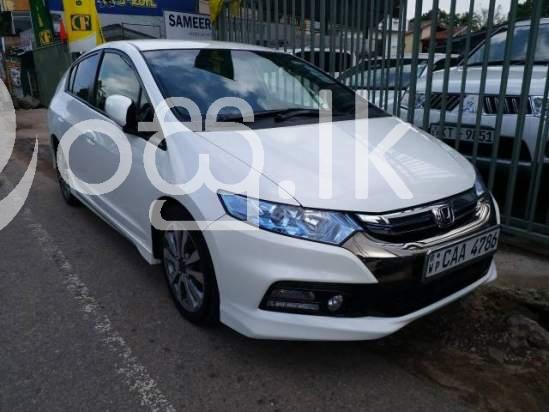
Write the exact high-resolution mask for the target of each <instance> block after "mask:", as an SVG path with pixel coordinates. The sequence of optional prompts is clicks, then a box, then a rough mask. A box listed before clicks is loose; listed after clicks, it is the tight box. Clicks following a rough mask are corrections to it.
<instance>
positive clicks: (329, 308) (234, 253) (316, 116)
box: [48, 40, 500, 340]
mask: <svg viewBox="0 0 549 412" xmlns="http://www.w3.org/2000/svg"><path fill="white" fill-rule="evenodd" d="M326 89H329V90H331V92H332V93H331V98H330V99H326V98H325V97H324V94H323V93H321V91H322V90H326ZM226 97H232V98H239V99H242V101H243V102H245V103H246V104H247V106H248V107H249V108H250V109H251V110H252V111H253V115H254V118H253V120H251V119H249V118H248V117H247V116H244V114H243V113H241V112H240V111H239V110H238V109H237V108H235V107H234V106H233V105H232V104H231V105H230V106H225V107H221V108H220V111H219V112H217V111H216V114H217V116H214V119H211V117H208V120H209V121H213V122H219V123H226V122H229V123H230V125H227V124H221V125H219V124H218V125H217V126H218V127H214V128H213V130H212V129H208V128H206V130H203V127H202V124H203V122H201V121H198V122H193V123H191V122H190V120H191V118H192V116H191V114H190V112H189V111H188V110H186V109H183V108H181V107H174V108H173V109H172V110H171V111H167V113H164V114H163V115H162V117H160V115H159V116H157V117H156V118H157V119H158V118H161V119H162V120H161V121H160V122H156V123H157V124H156V125H157V127H158V128H159V129H160V130H158V131H159V133H158V134H155V138H154V139H153V140H152V141H151V133H145V132H141V131H138V122H140V121H150V120H151V119H152V118H153V117H154V116H153V115H154V111H153V109H152V108H157V107H159V105H160V104H161V103H162V102H164V101H165V99H174V98H175V99H177V98H186V99H187V101H189V100H190V101H191V102H193V104H194V105H195V106H196V108H197V109H198V111H199V112H200V113H197V116H200V117H202V120H203V119H204V118H205V117H206V113H210V112H211V111H210V109H212V108H213V106H212V105H213V104H214V103H217V104H219V99H220V98H226ZM355 98H356V94H355V93H354V92H353V90H351V89H350V88H348V87H346V86H345V85H343V84H341V83H339V82H337V81H336V80H335V79H333V78H332V77H330V76H327V75H326V74H325V73H324V72H322V71H321V70H319V69H317V68H316V67H314V66H313V65H311V64H309V63H307V62H305V61H303V60H302V59H298V58H296V57H294V56H292V55H290V54H287V53H282V52H278V51H274V50H271V49H266V48H263V47H258V46H253V45H244V44H236V43H228V42H200V43H197V42H185V41H160V40H154V41H153V40H151V41H145V40H142V41H125V42H116V43H106V44H104V45H102V46H100V47H98V48H96V49H94V50H92V51H90V52H89V53H87V54H85V55H83V56H81V57H80V58H79V59H78V60H77V61H76V62H75V63H74V64H73V65H72V67H71V68H70V69H69V71H68V73H67V75H65V76H64V77H63V79H62V80H61V82H60V85H59V87H58V88H57V91H56V94H55V96H54V98H53V100H52V102H51V104H50V108H49V116H48V120H49V130H50V135H51V144H52V149H53V154H54V156H58V157H57V158H56V157H54V161H55V165H56V168H57V171H58V174H59V176H60V178H59V185H60V189H61V193H62V195H63V197H64V199H65V200H66V201H67V202H68V203H69V204H73V205H74V204H77V203H78V201H81V202H82V203H84V204H85V205H87V206H88V207H89V208H90V209H92V210H93V211H95V212H96V213H97V214H98V215H100V216H101V217H102V218H103V219H105V220H106V221H108V222H109V223H110V224H111V225H112V226H113V227H115V228H116V229H118V230H119V231H120V232H121V233H122V234H123V235H124V236H126V237H127V238H128V239H129V240H130V241H131V242H133V243H134V244H135V245H136V247H137V248H138V250H139V251H140V253H141V254H142V256H143V257H144V258H145V259H146V260H147V261H148V262H149V263H163V265H164V272H165V275H166V280H167V284H168V288H169V290H170V292H171V294H172V296H173V298H174V301H175V304H176V306H177V308H178V309H179V310H180V312H181V313H182V315H183V316H184V317H186V318H187V319H189V320H190V321H192V322H195V323H197V324H204V323H208V322H211V321H215V320H217V319H218V318H220V320H221V322H223V323H225V324H226V325H228V326H230V327H232V328H233V329H235V330H237V331H239V332H240V333H242V334H244V335H246V336H250V337H255V338H274V339H307V340H314V339H323V340H358V339H375V338H380V337H382V336H385V335H387V334H390V333H392V332H395V331H396V330H398V329H400V328H402V327H403V326H405V325H406V324H408V323H409V322H411V321H413V320H415V319H418V318H420V317H422V316H425V315H427V314H428V313H431V312H433V311H434V310H437V309H439V308H441V307H442V306H444V305H446V304H448V303H450V302H452V301H454V300H456V299H459V298H460V297H462V296H465V295H466V294H468V293H470V292H472V291H473V290H474V289H476V288H477V287H479V286H480V285H482V284H484V283H487V282H490V281H492V280H494V279H495V278H496V276H497V274H496V267H495V263H494V260H493V256H494V253H495V252H496V249H497V244H498V238H499V230H500V229H499V223H500V222H499V212H498V207H497V204H496V203H495V200H494V199H493V197H492V195H491V194H490V193H489V191H488V190H487V188H486V187H485V185H484V184H483V182H482V179H481V178H480V176H479V175H478V174H477V173H476V171H475V169H474V168H473V166H472V165H471V164H470V163H469V162H468V161H467V160H466V159H465V158H464V157H463V156H461V155H460V154H459V153H457V152H455V151H454V150H452V149H449V148H447V147H446V146H445V145H443V144H441V143H440V142H439V141H438V140H436V139H435V138H433V137H431V136H429V135H428V134H426V133H423V132H420V131H418V130H416V129H415V128H412V127H406V126H405V127H404V128H401V131H402V133H403V136H402V139H400V140H399V141H398V142H395V143H394V144H393V145H392V146H391V148H390V150H388V151H387V153H386V154H384V155H383V156H384V157H385V158H386V161H385V162H383V164H384V165H396V166H395V169H394V173H395V175H397V176H398V178H399V179H400V182H401V183H403V184H404V186H405V187H406V190H407V191H408V192H409V194H408V193H406V194H405V195H404V196H403V195H401V194H399V193H397V192H396V191H395V188H394V185H392V184H391V180H388V179H387V176H386V175H385V174H384V171H383V170H379V169H378V168H377V167H374V165H373V162H370V164H366V167H368V176H369V177H368V182H369V183H364V185H368V187H369V188H368V189H367V190H368V194H367V196H366V197H359V196H358V195H357V194H356V188H355V184H352V183H350V182H356V179H358V178H357V176H356V174H357V173H356V171H357V169H356V168H355V166H356V163H355V162H361V163H359V164H360V165H363V164H364V163H362V162H364V159H362V158H360V159H357V160H355V159H356V149H357V146H358V144H361V143H362V142H357V139H358V138H360V137H357V134H356V130H358V129H360V128H371V129H372V130H375V133H371V134H370V138H369V141H368V144H369V145H370V144H371V145H372V147H376V146H381V145H382V144H384V140H385V138H387V137H389V138H392V137H391V136H392V133H394V131H395V129H398V128H399V127H401V126H402V122H401V121H400V120H399V119H396V118H394V117H393V116H390V115H389V114H387V113H385V112H384V111H383V110H380V109H379V108H377V107H375V106H374V105H372V104H368V103H367V102H366V101H363V100H362V99H360V98H359V101H360V102H362V103H363V104H364V109H363V108H362V107H360V106H359V107H356V106H355V104H354V103H355ZM366 106H369V110H365V107H366ZM327 113H328V114H327ZM250 114H251V113H250ZM196 118H197V117H196V116H195V117H194V118H192V119H193V120H195V119H196ZM90 119H92V120H96V121H101V122H100V123H101V124H103V125H105V124H107V125H108V126H109V128H111V129H112V128H116V129H115V130H116V131H117V133H118V134H119V139H114V140H113V138H112V137H111V136H110V135H112V131H111V132H110V133H106V131H104V130H90V128H89V127H88V126H86V127H84V126H83V125H82V124H81V122H83V121H86V120H90ZM322 122H330V125H329V126H330V128H331V129H332V131H333V138H334V142H337V144H334V145H333V149H332V152H331V157H332V158H333V164H334V167H333V170H334V173H333V185H332V184H331V186H333V191H332V192H333V193H330V194H329V195H328V196H321V195H320V194H319V191H320V190H321V186H322V184H324V183H326V180H327V179H325V176H321V174H320V172H319V170H321V169H322V167H324V166H327V165H326V163H327V162H325V161H324V160H323V157H322V156H321V153H322V151H323V149H322V147H321V146H322V145H321V144H320V140H321V130H326V128H327V127H326V123H324V124H322ZM197 123H198V126H197ZM174 124H179V125H181V128H180V129H178V130H176V131H174V127H173V125H174ZM206 124H208V123H206ZM243 124H245V125H246V126H247V127H243ZM75 125H80V127H81V129H82V131H83V136H79V137H78V138H77V139H75V140H74V141H73V140H64V139H65V138H66V139H71V137H74V135H72V136H71V135H66V133H67V131H68V130H73V131H74V130H75V129H74V127H73V126H75ZM228 126H230V127H228ZM250 129H252V130H253V132H254V133H253V134H254V135H255V136H256V138H257V139H259V141H260V142H261V144H262V149H263V150H262V152H261V155H262V159H264V163H262V164H263V165H264V166H255V165H256V163H255V160H256V159H255V155H256V153H254V151H252V150H250V143H249V140H247V139H244V138H243V137H244V136H246V135H247V136H250V135H252V133H251V130H250ZM159 135H161V136H163V137H164V138H165V139H164V141H163V145H162V146H158V147H156V145H158V144H159V142H158V141H157V140H156V139H157V138H158V136H159ZM67 141H69V142H73V143H72V146H71V149H70V151H67V152H66V154H64V153H65V152H64V151H63V150H60V151H58V150H56V149H57V148H58V147H59V145H61V146H60V147H61V148H63V145H64V142H67ZM115 141H116V142H118V141H120V143H119V144H121V145H122V146H123V145H127V146H128V148H127V152H126V153H128V154H131V161H132V162H131V164H130V168H129V170H128V175H127V177H126V178H125V179H124V180H123V182H122V183H121V184H120V185H118V186H117V187H115V188H113V190H111V191H109V192H106V193H103V194H97V193H96V192H94V189H93V187H92V186H89V187H88V184H87V183H98V182H105V181H106V180H107V179H109V180H110V179H111V176H112V174H113V173H114V172H115V171H116V174H118V171H117V167H118V165H119V161H120V157H121V155H120V153H121V152H120V151H119V150H117V145H115V144H114V143H113V142H115ZM252 141H253V140H252ZM153 145H154V146H153ZM145 150H147V151H148V150H154V151H155V152H153V153H155V159H156V163H155V162H154V160H153V163H152V164H153V168H154V166H155V165H156V167H158V169H159V170H156V171H155V172H156V173H157V174H158V175H160V176H162V178H161V179H164V181H165V182H177V183H180V182H190V181H191V180H192V181H194V180H195V177H197V175H196V174H197V170H199V171H200V170H202V168H201V166H200V164H201V163H202V162H201V161H202V157H203V156H207V157H206V158H207V159H208V163H207V164H208V165H209V167H210V170H211V175H212V176H219V177H220V178H221V179H222V182H230V183H222V182H219V181H217V180H216V179H213V182H212V181H208V182H207V183H206V184H200V185H199V187H197V188H196V190H179V191H175V192H174V193H171V194H167V193H165V191H163V190H161V189H160V188H158V187H157V185H153V184H152V181H151V177H150V176H151V175H150V174H149V172H150V171H151V169H150V168H147V169H145V164H144V160H143V158H144V152H145ZM68 153H70V161H69V159H68V158H66V157H64V156H67V155H68ZM124 159H127V157H125V158H124ZM69 164H70V166H71V170H72V171H73V172H74V174H75V175H77V176H78V177H79V178H80V179H82V180H84V181H85V182H87V183H86V184H85V189H87V191H84V192H83V191H81V190H77V189H80V188H81V187H82V184H79V185H77V186H76V189H75V186H74V185H69V184H67V181H65V179H64V178H63V176H69V178H68V179H69V181H72V180H71V177H70V175H68V174H67V173H66V172H67V169H68V165H69ZM385 170H386V169H385ZM248 176H251V177H252V179H253V182H255V183H256V184H257V186H258V187H257V188H253V187H251V190H256V191H255V192H254V193H252V194H250V193H249V192H248V190H249V188H250V186H252V185H250V186H247V188H238V187H236V186H235V184H236V183H238V182H240V181H241V180H242V179H244V178H247V177H248ZM73 179H74V178H73ZM392 182H393V183H394V180H393V181H392ZM73 183H74V182H73ZM288 183H290V184H291V186H289V185H288ZM358 184H359V182H357V187H358ZM227 186H228V187H229V188H231V190H232V191H228V187H227ZM289 187H291V188H290V189H286V188H289ZM363 187H364V186H362V188H363ZM178 188H179V189H180V187H179V186H178ZM170 190H173V186H170ZM159 201H163V202H165V203H163V205H162V206H161V211H159V213H161V216H162V217H163V218H164V219H165V220H167V221H169V222H171V223H169V224H167V225H166V226H164V227H161V228H158V227H157V226H155V225H153V224H152V223H151V218H150V213H151V212H150V211H151V205H152V204H157V202H159ZM159 207H160V206H159ZM151 214H152V213H151ZM173 221H186V222H191V223H193V222H196V221H199V222H202V223H209V224H211V225H217V229H222V230H207V229H209V228H210V226H207V229H205V230H198V228H197V226H196V225H193V228H194V229H195V230H188V229H187V228H186V227H185V228H182V227H181V226H177V225H175V223H173ZM235 226H236V227H235ZM202 227H205V226H202ZM113 271H116V268H113ZM128 287H131V285H128Z"/></svg>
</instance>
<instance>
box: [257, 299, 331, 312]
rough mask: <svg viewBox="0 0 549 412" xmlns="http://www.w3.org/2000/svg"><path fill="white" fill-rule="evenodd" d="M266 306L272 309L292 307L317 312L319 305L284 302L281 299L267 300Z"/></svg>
mask: <svg viewBox="0 0 549 412" xmlns="http://www.w3.org/2000/svg"><path fill="white" fill-rule="evenodd" d="M267 307H269V308H273V309H290V310H291V309H294V310H305V311H313V312H317V311H318V310H319V309H320V307H319V305H318V303H300V302H285V301H282V300H272V299H271V300H268V301H267Z"/></svg>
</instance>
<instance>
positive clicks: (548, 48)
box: [468, 24, 549, 66]
mask: <svg viewBox="0 0 549 412" xmlns="http://www.w3.org/2000/svg"><path fill="white" fill-rule="evenodd" d="M507 32H508V31H507V30H505V31H502V32H500V33H497V34H494V35H493V36H492V37H491V38H490V51H489V54H488V64H502V63H503V62H504V61H505V43H506V41H507ZM513 33H514V34H513V48H512V50H511V56H510V61H511V63H515V64H516V63H520V64H523V65H524V64H525V63H526V53H527V51H528V38H529V36H530V26H520V27H517V28H515V30H514V32H513ZM485 49H486V46H485V45H482V46H481V47H480V48H479V49H477V50H476V51H474V52H473V54H472V55H471V57H470V58H469V63H468V64H469V65H472V66H479V65H482V64H483V62H484V53H485ZM534 62H535V63H542V64H543V63H549V24H541V25H540V26H539V33H538V40H537V43H536V52H535V55H534Z"/></svg>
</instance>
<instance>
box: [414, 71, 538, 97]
mask: <svg viewBox="0 0 549 412" xmlns="http://www.w3.org/2000/svg"><path fill="white" fill-rule="evenodd" d="M465 70H466V71H467V73H466V74H467V78H466V81H465V92H466V93H469V94H479V92H480V83H481V79H482V67H479V66H469V67H467V68H465V67H464V66H459V67H454V68H452V69H450V70H449V72H448V93H460V92H461V81H462V78H463V72H464V71H465ZM502 74H503V67H502V66H488V69H487V72H486V89H485V93H486V94H492V95H493V94H499V91H500V90H499V89H500V86H501V77H502ZM523 77H524V66H510V67H509V76H508V80H507V92H506V94H507V95H508V96H520V95H521V93H522V83H523ZM546 78H547V66H534V68H533V70H532V82H531V84H530V93H529V94H530V95H531V96H534V95H543V91H544V87H545V79H546ZM426 84H427V77H426V76H422V77H421V78H420V80H418V82H417V90H418V91H419V92H422V91H424V90H426ZM443 87H444V70H441V71H436V72H434V73H433V82H432V90H433V91H434V92H442V90H443Z"/></svg>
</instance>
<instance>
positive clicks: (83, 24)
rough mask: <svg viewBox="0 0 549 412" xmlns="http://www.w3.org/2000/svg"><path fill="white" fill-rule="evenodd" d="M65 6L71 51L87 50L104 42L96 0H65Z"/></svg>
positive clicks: (66, 26)
mask: <svg viewBox="0 0 549 412" xmlns="http://www.w3.org/2000/svg"><path fill="white" fill-rule="evenodd" d="M63 8H64V10H65V11H64V13H65V15H64V19H65V29H66V30H67V38H68V42H69V49H70V51H71V52H85V51H88V50H90V49H93V48H94V47H95V46H97V45H98V44H101V43H103V41H104V40H103V34H102V33H101V25H100V23H99V16H98V14H97V9H96V8H95V0H63Z"/></svg>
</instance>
